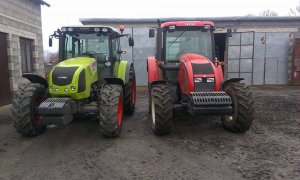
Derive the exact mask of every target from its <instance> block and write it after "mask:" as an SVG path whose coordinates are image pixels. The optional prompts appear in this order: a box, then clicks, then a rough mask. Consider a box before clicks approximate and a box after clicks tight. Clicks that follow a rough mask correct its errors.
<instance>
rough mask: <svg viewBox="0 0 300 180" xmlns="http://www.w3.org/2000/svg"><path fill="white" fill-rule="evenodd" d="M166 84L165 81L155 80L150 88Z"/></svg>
mask: <svg viewBox="0 0 300 180" xmlns="http://www.w3.org/2000/svg"><path fill="white" fill-rule="evenodd" d="M166 83H167V81H165V80H157V81H152V83H151V84H150V86H151V87H152V86H155V85H157V84H166Z"/></svg>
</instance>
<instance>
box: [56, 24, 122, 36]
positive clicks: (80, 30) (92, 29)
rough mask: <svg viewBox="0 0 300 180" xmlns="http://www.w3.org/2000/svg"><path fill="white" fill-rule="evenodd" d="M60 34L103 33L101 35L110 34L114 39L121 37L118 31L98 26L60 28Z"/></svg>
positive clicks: (109, 27)
mask: <svg viewBox="0 0 300 180" xmlns="http://www.w3.org/2000/svg"><path fill="white" fill-rule="evenodd" d="M61 31H62V32H68V33H72V32H78V33H93V32H95V33H98V32H103V33H110V34H113V35H114V36H116V37H119V36H121V34H120V33H119V31H118V30H117V29H116V28H114V27H111V26H99V25H79V26H78V25H77V26H63V27H62V28H61Z"/></svg>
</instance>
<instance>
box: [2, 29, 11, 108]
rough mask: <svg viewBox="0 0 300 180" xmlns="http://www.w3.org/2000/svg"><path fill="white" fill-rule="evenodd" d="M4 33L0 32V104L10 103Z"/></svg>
mask: <svg viewBox="0 0 300 180" xmlns="http://www.w3.org/2000/svg"><path fill="white" fill-rule="evenodd" d="M6 36H7V35H6V34H4V33H0V106H3V105H7V104H10V102H11V100H10V97H11V96H10V88H9V86H10V85H9V71H8V56H7V38H6Z"/></svg>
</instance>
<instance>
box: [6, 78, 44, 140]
mask: <svg viewBox="0 0 300 180" xmlns="http://www.w3.org/2000/svg"><path fill="white" fill-rule="evenodd" d="M45 94H46V88H45V87H44V86H43V85H41V84H36V83H24V84H21V85H20V87H19V89H18V91H17V92H16V94H15V97H14V99H13V101H12V108H11V110H12V118H13V122H14V127H15V128H16V130H17V132H18V133H20V134H21V135H22V136H28V137H31V136H37V135H39V134H41V133H43V132H45V131H46V125H42V124H41V116H40V115H39V113H38V107H39V105H40V103H41V102H42V101H43V100H44V99H45Z"/></svg>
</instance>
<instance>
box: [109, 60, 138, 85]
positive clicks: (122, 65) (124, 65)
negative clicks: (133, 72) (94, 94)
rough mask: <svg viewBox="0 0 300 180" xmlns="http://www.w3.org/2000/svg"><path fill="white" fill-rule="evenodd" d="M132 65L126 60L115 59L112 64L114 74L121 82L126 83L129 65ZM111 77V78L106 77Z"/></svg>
mask: <svg viewBox="0 0 300 180" xmlns="http://www.w3.org/2000/svg"><path fill="white" fill-rule="evenodd" d="M131 66H133V63H128V61H117V62H115V64H114V76H115V77H116V78H119V79H121V80H123V84H126V83H128V81H129V73H130V67H131ZM106 79H113V78H106Z"/></svg>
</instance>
